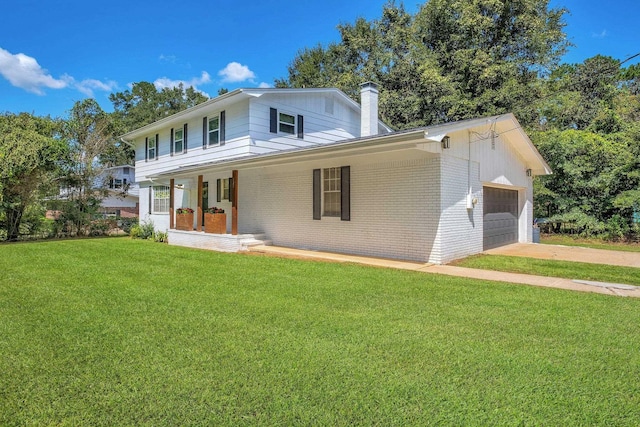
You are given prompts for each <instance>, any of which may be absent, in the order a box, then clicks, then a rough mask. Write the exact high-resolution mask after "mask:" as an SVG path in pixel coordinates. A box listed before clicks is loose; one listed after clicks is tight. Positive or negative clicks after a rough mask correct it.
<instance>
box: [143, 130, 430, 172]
mask: <svg viewBox="0 0 640 427" xmlns="http://www.w3.org/2000/svg"><path fill="white" fill-rule="evenodd" d="M423 139H424V131H423V130H414V131H409V132H401V133H395V134H382V135H376V136H375V137H371V138H366V139H355V140H348V141H342V142H337V143H333V144H323V145H317V146H315V147H306V148H301V149H293V150H286V151H278V152H274V153H268V154H257V155H247V156H244V157H240V158H234V159H227V160H220V161H216V162H209V163H206V164H199V165H191V166H183V167H179V168H176V169H172V170H169V171H166V172H162V173H159V174H155V175H150V176H149V177H147V178H151V179H158V178H167V177H170V176H171V177H187V176H192V175H193V174H194V173H197V172H202V171H210V170H213V169H251V168H255V167H263V166H272V165H278V164H284V163H289V162H299V161H306V160H315V159H321V158H324V157H326V158H331V157H335V156H336V155H363V154H372V153H381V152H389V151H397V150H404V149H415V148H416V141H421V140H423Z"/></svg>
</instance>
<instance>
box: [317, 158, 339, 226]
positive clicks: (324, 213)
mask: <svg viewBox="0 0 640 427" xmlns="http://www.w3.org/2000/svg"><path fill="white" fill-rule="evenodd" d="M331 170H333V171H334V173H337V175H338V176H337V177H336V176H335V175H334V177H329V178H325V173H326V172H327V171H331ZM341 170H342V169H341V168H340V167H334V168H323V169H322V175H321V182H322V186H321V193H320V194H321V195H322V198H321V201H322V216H323V217H326V218H340V214H341V209H342V198H341V196H342V175H341ZM330 182H336V183H338V184H339V185H335V186H334V188H333V189H327V184H328V183H330ZM327 193H329V194H337V195H338V201H337V208H338V209H337V211H336V212H330V213H327V203H328V202H327V197H326V196H327ZM334 203H335V202H334Z"/></svg>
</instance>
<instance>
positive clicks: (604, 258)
mask: <svg viewBox="0 0 640 427" xmlns="http://www.w3.org/2000/svg"><path fill="white" fill-rule="evenodd" d="M485 253H487V254H491V255H507V256H519V257H527V258H539V259H551V260H559V261H573V262H587V263H591V264H608V265H617V266H621V267H638V268H640V252H622V251H608V250H604V249H591V248H581V247H578V246H560V245H536V244H532V243H514V244H512V245H506V246H502V247H499V248H495V249H490V250H488V251H486V252H485ZM638 274H640V272H638Z"/></svg>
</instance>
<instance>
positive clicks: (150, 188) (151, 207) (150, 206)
mask: <svg viewBox="0 0 640 427" xmlns="http://www.w3.org/2000/svg"><path fill="white" fill-rule="evenodd" d="M152 191H153V187H149V213H150V214H152V213H153V203H152V202H151V192H152Z"/></svg>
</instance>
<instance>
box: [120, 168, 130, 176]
mask: <svg viewBox="0 0 640 427" xmlns="http://www.w3.org/2000/svg"><path fill="white" fill-rule="evenodd" d="M122 174H123V175H129V168H128V167H124V168H122Z"/></svg>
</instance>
